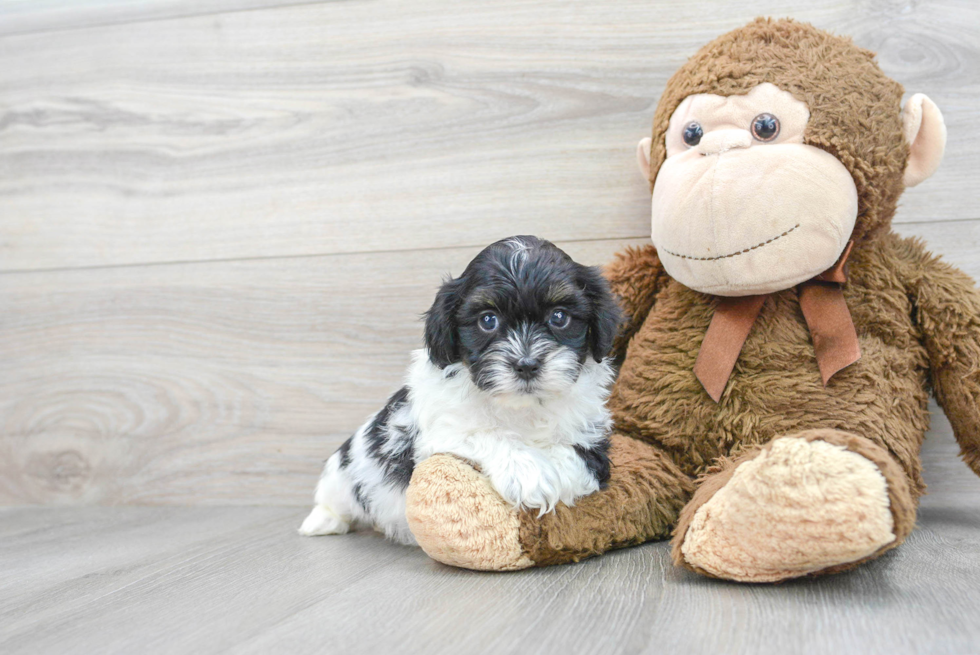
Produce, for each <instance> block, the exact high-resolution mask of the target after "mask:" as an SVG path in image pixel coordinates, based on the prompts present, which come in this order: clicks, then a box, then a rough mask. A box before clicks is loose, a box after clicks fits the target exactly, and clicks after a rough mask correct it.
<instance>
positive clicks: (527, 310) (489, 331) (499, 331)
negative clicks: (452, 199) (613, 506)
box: [299, 236, 622, 544]
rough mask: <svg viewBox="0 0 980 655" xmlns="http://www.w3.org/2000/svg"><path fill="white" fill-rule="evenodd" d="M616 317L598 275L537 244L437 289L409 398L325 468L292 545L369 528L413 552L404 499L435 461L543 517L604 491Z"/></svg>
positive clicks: (489, 256)
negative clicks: (448, 462) (451, 462)
mask: <svg viewBox="0 0 980 655" xmlns="http://www.w3.org/2000/svg"><path fill="white" fill-rule="evenodd" d="M621 320H622V314H621V312H620V310H619V307H618V305H617V303H616V301H615V300H614V298H613V296H612V294H611V293H610V291H609V287H608V285H607V284H606V281H605V280H604V279H603V277H602V274H601V273H600V271H599V269H597V268H592V267H587V266H582V265H581V264H577V263H575V262H574V261H572V259H571V258H570V257H569V256H568V255H566V254H565V253H564V252H562V251H561V250H560V249H558V248H557V247H556V246H555V245H554V244H552V243H550V242H548V241H544V240H542V239H538V238H536V237H532V236H516V237H511V238H509V239H504V240H502V241H498V242H496V243H494V244H493V245H491V246H489V247H487V248H486V249H485V250H483V251H482V252H481V253H480V254H479V255H477V256H476V258H475V259H474V260H473V261H472V262H470V264H469V266H467V267H466V270H465V271H464V272H463V274H462V275H461V276H459V277H458V278H456V279H450V280H448V281H447V282H445V283H444V284H443V285H442V288H441V289H440V290H439V293H438V294H437V296H436V299H435V303H434V304H433V305H432V308H431V309H430V310H429V311H428V312H427V314H426V321H425V345H426V347H425V348H424V349H421V350H417V351H415V353H413V358H412V364H411V367H410V368H409V371H408V378H407V380H406V384H405V386H404V387H402V388H401V389H399V390H398V391H397V392H396V393H395V394H394V395H393V396H392V397H391V398H390V399H389V400H388V403H387V404H386V405H385V406H384V408H382V409H381V411H379V412H377V413H376V414H375V415H374V416H372V417H371V418H370V419H369V420H368V422H367V423H365V424H364V425H363V426H362V427H361V428H360V429H359V430H358V431H357V432H355V433H354V436H352V437H351V438H350V439H348V440H347V441H346V442H344V444H343V445H342V446H341V447H340V449H339V450H338V451H337V452H336V453H334V455H333V456H332V457H330V459H328V460H327V463H326V466H325V467H324V469H323V474H322V475H321V477H320V481H319V483H318V484H317V487H316V493H315V495H314V500H315V503H316V505H315V507H314V508H313V511H312V512H310V515H309V516H308V517H307V518H306V520H305V521H304V522H303V525H302V527H301V528H300V530H299V531H300V534H304V535H321V534H343V533H345V532H347V531H348V530H349V529H350V526H351V524H352V523H354V524H356V523H363V524H369V525H370V524H373V525H374V526H375V527H376V528H378V529H379V530H382V531H383V532H384V533H385V534H386V535H387V536H388V537H390V538H392V539H394V540H396V541H399V542H402V543H405V544H414V543H415V539H414V537H413V536H412V533H411V532H410V531H409V529H408V522H407V520H406V518H405V490H406V488H407V487H408V483H409V480H410V479H411V476H412V471H413V470H414V468H415V464H416V463H418V462H420V461H422V460H424V459H426V458H427V457H430V456H431V455H434V454H436V453H450V454H453V455H457V456H459V457H462V458H464V459H466V460H469V461H470V462H472V463H473V464H475V465H476V466H478V467H479V468H480V470H482V471H483V473H484V474H485V475H487V476H488V477H489V479H490V482H491V483H492V484H493V486H494V487H495V488H496V490H497V491H498V492H499V493H500V495H501V496H502V497H503V498H504V499H505V500H507V501H509V502H510V503H512V504H513V505H514V506H515V507H524V508H534V509H538V510H539V514H543V513H546V512H550V511H552V510H553V509H554V507H555V504H556V503H558V502H559V501H561V502H563V503H565V504H566V505H571V504H573V503H574V502H575V500H576V499H577V498H580V497H582V496H585V495H587V494H590V493H592V492H594V491H596V490H598V489H599V488H600V486H602V485H603V484H604V483H605V482H606V480H608V478H609V459H608V457H607V450H608V448H609V439H608V433H609V430H610V427H611V423H612V421H611V418H610V415H609V412H608V410H607V409H606V406H605V401H606V398H607V396H608V393H609V386H610V384H611V382H612V380H613V376H614V372H613V369H612V366H611V363H610V361H609V360H608V359H607V355H608V354H609V353H610V350H611V349H612V344H613V339H614V338H615V337H616V334H617V331H618V329H619V325H620V323H621Z"/></svg>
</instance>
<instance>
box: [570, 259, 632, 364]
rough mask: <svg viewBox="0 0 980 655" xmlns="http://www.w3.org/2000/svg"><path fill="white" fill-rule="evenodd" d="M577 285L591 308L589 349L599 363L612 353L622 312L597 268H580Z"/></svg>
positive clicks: (621, 320) (621, 319) (621, 322)
mask: <svg viewBox="0 0 980 655" xmlns="http://www.w3.org/2000/svg"><path fill="white" fill-rule="evenodd" d="M579 284H580V285H581V286H582V288H583V289H584V290H585V295H586V297H588V299H589V303H590V304H591V306H592V315H591V316H590V317H589V349H590V350H591V351H592V357H593V358H594V359H595V360H596V361H597V362H601V361H602V360H603V358H604V357H606V356H607V355H608V354H609V353H610V352H611V351H612V347H613V342H614V341H615V340H616V336H617V335H618V334H619V329H620V327H621V326H622V325H623V311H622V310H621V309H620V308H619V303H617V302H616V298H615V297H614V296H613V294H612V291H610V290H609V283H608V282H606V278H604V277H603V276H602V271H601V270H600V269H599V268H598V267H596V266H582V267H581V268H580V270H579Z"/></svg>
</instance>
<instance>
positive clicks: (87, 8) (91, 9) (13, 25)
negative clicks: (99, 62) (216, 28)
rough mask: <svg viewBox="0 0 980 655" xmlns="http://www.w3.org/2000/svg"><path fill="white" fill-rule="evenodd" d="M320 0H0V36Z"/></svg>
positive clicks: (166, 18) (263, 7) (299, 3)
mask: <svg viewBox="0 0 980 655" xmlns="http://www.w3.org/2000/svg"><path fill="white" fill-rule="evenodd" d="M323 1H324V0H0V37H2V36H11V35H14V34H33V33H38V32H62V31H65V30H78V29H85V28H92V27H102V26H106V25H119V24H124V23H134V22H141V23H142V22H146V21H158V20H168V19H174V18H187V17H189V16H204V15H208V14H216V13H227V12H237V11H251V10H255V9H268V8H270V7H282V6H291V5H301V4H314V3H318V2H323Z"/></svg>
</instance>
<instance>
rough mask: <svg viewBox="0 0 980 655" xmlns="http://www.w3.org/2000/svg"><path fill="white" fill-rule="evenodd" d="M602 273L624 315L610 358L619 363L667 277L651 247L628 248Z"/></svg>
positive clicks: (655, 251) (617, 255) (618, 254)
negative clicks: (623, 324)
mask: <svg viewBox="0 0 980 655" xmlns="http://www.w3.org/2000/svg"><path fill="white" fill-rule="evenodd" d="M603 272H604V273H605V276H606V279H607V280H609V286H610V288H611V289H612V291H613V293H614V294H616V296H617V297H618V298H619V301H620V304H621V305H622V307H623V311H624V312H625V313H626V319H627V322H626V325H625V326H624V328H623V330H622V331H621V332H620V334H619V336H618V337H617V339H616V342H615V345H614V346H613V353H612V354H613V358H614V359H617V360H621V359H622V358H623V356H624V355H625V354H626V346H627V344H628V343H629V340H630V339H631V338H632V337H633V335H634V334H635V333H636V331H637V330H639V329H640V326H641V325H643V321H644V320H645V319H646V317H647V314H649V313H650V309H651V308H652V307H653V302H654V299H655V298H656V295H657V293H658V292H659V291H660V290H661V289H663V288H664V286H665V285H666V284H667V282H668V281H669V280H670V277H669V276H668V275H667V271H665V270H664V267H663V264H661V263H660V257H658V256H657V249H656V248H654V247H653V246H652V245H651V246H644V247H643V248H632V247H630V248H627V249H626V250H624V251H622V252H620V253H617V254H616V257H615V258H614V259H613V260H612V261H611V262H609V263H608V264H606V266H605V268H604V270H603Z"/></svg>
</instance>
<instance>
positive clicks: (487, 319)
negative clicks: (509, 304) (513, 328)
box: [479, 312, 497, 332]
mask: <svg viewBox="0 0 980 655" xmlns="http://www.w3.org/2000/svg"><path fill="white" fill-rule="evenodd" d="M479 323H480V328H481V329H482V330H483V331H484V332H493V331H494V330H496V329H497V315H496V314H493V313H490V312H488V313H486V314H484V315H483V316H481V317H480V321H479Z"/></svg>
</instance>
